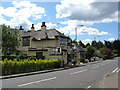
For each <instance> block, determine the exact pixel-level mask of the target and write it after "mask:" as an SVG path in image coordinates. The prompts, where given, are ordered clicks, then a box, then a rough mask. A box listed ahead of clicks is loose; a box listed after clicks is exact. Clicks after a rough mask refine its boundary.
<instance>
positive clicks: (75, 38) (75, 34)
mask: <svg viewBox="0 0 120 90" xmlns="http://www.w3.org/2000/svg"><path fill="white" fill-rule="evenodd" d="M77 26H81V27H82V26H84V25H77ZM75 35H76V37H75V40H76V41H77V27H76V28H75Z"/></svg>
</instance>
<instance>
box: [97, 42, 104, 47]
mask: <svg viewBox="0 0 120 90" xmlns="http://www.w3.org/2000/svg"><path fill="white" fill-rule="evenodd" d="M103 46H104V44H103V43H102V42H101V41H99V42H97V46H96V47H97V49H100V48H103Z"/></svg>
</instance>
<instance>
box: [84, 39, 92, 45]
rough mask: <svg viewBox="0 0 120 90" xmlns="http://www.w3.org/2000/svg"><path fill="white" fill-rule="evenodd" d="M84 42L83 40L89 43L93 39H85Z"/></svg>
mask: <svg viewBox="0 0 120 90" xmlns="http://www.w3.org/2000/svg"><path fill="white" fill-rule="evenodd" d="M82 42H83V43H84V44H87V43H91V42H92V40H91V39H85V40H82Z"/></svg>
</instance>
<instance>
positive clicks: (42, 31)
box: [41, 22, 46, 38]
mask: <svg viewBox="0 0 120 90" xmlns="http://www.w3.org/2000/svg"><path fill="white" fill-rule="evenodd" d="M41 37H42V38H46V25H45V22H42V25H41Z"/></svg>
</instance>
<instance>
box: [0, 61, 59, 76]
mask: <svg viewBox="0 0 120 90" xmlns="http://www.w3.org/2000/svg"><path fill="white" fill-rule="evenodd" d="M0 63H1V64H2V75H11V74H19V73H27V72H32V71H39V70H44V69H52V68H59V67H60V66H61V61H60V60H57V59H54V60H38V59H36V60H29V59H24V60H20V61H17V59H14V60H8V59H4V61H0Z"/></svg>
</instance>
